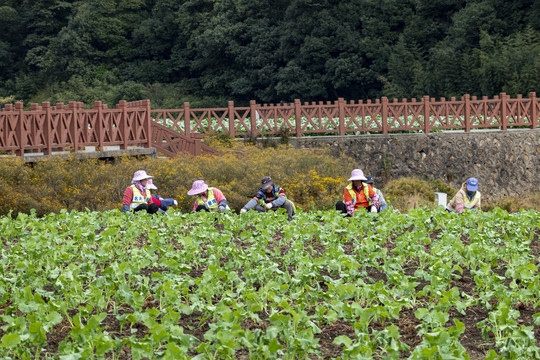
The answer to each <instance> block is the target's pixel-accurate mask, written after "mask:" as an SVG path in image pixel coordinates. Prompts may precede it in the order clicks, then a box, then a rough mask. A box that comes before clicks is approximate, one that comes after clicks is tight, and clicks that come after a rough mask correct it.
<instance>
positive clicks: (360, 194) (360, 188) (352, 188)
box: [336, 169, 380, 217]
mask: <svg viewBox="0 0 540 360" xmlns="http://www.w3.org/2000/svg"><path fill="white" fill-rule="evenodd" d="M348 181H350V182H351V183H350V184H349V185H347V187H346V188H345V190H344V191H343V200H344V201H338V202H337V203H336V210H338V211H341V212H342V213H343V214H347V216H350V217H352V216H354V213H355V211H356V210H366V211H371V212H377V211H378V209H379V207H380V203H379V195H377V193H376V192H375V190H373V187H372V186H371V185H370V184H367V183H366V181H367V178H366V177H365V176H364V172H363V171H362V170H360V169H354V170H353V171H352V172H351V177H350V179H349V180H348Z"/></svg>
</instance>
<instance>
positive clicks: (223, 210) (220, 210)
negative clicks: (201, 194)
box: [218, 205, 227, 213]
mask: <svg viewBox="0 0 540 360" xmlns="http://www.w3.org/2000/svg"><path fill="white" fill-rule="evenodd" d="M225 210H227V208H226V207H225V206H223V205H219V206H218V211H219V212H220V213H224V212H225Z"/></svg>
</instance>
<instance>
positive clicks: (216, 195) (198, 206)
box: [188, 180, 230, 213]
mask: <svg viewBox="0 0 540 360" xmlns="http://www.w3.org/2000/svg"><path fill="white" fill-rule="evenodd" d="M188 195H191V196H196V197H197V199H196V200H195V203H194V204H193V210H194V211H219V212H220V213H222V212H225V210H230V208H229V206H228V205H227V199H225V196H224V195H223V193H222V192H221V190H219V189H217V188H213V187H208V185H207V184H206V183H205V182H204V180H197V181H195V182H193V185H192V186H191V190H189V191H188Z"/></svg>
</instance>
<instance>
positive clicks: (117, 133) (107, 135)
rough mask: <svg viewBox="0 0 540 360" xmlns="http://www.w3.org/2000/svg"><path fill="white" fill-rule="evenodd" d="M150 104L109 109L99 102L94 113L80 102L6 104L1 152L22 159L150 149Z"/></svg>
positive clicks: (0, 122) (0, 130)
mask: <svg viewBox="0 0 540 360" xmlns="http://www.w3.org/2000/svg"><path fill="white" fill-rule="evenodd" d="M149 110H150V101H149V100H144V101H142V102H133V103H128V102H126V101H120V102H119V104H118V105H117V106H116V108H115V109H109V108H108V107H107V105H105V104H102V103H101V102H100V101H96V102H95V103H94V108H93V109H84V104H83V103H80V102H74V101H73V102H70V103H69V104H68V105H67V106H65V105H64V104H63V103H57V104H56V106H51V105H50V103H48V102H44V103H42V105H38V104H32V105H31V106H30V109H29V110H26V111H25V110H23V104H22V103H16V104H15V106H14V107H13V105H11V104H7V105H5V106H4V109H3V111H1V112H0V151H4V152H8V153H15V154H17V155H22V154H24V153H25V152H43V153H44V154H45V155H49V154H51V153H52V152H53V151H66V150H70V151H74V152H76V151H78V150H79V149H81V148H84V147H86V146H95V147H96V148H99V149H102V148H103V147H104V146H114V145H117V146H119V147H120V149H127V147H128V146H139V147H151V146H152V144H151V138H150V133H151V121H150V118H149V116H148V114H149Z"/></svg>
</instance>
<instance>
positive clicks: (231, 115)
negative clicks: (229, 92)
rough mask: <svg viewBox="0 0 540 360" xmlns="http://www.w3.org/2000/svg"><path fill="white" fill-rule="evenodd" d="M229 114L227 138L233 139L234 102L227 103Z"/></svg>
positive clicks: (234, 130)
mask: <svg viewBox="0 0 540 360" xmlns="http://www.w3.org/2000/svg"><path fill="white" fill-rule="evenodd" d="M227 108H228V113H229V136H230V137H231V138H232V139H234V138H235V137H236V129H235V128H234V101H229V102H228V106H227Z"/></svg>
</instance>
